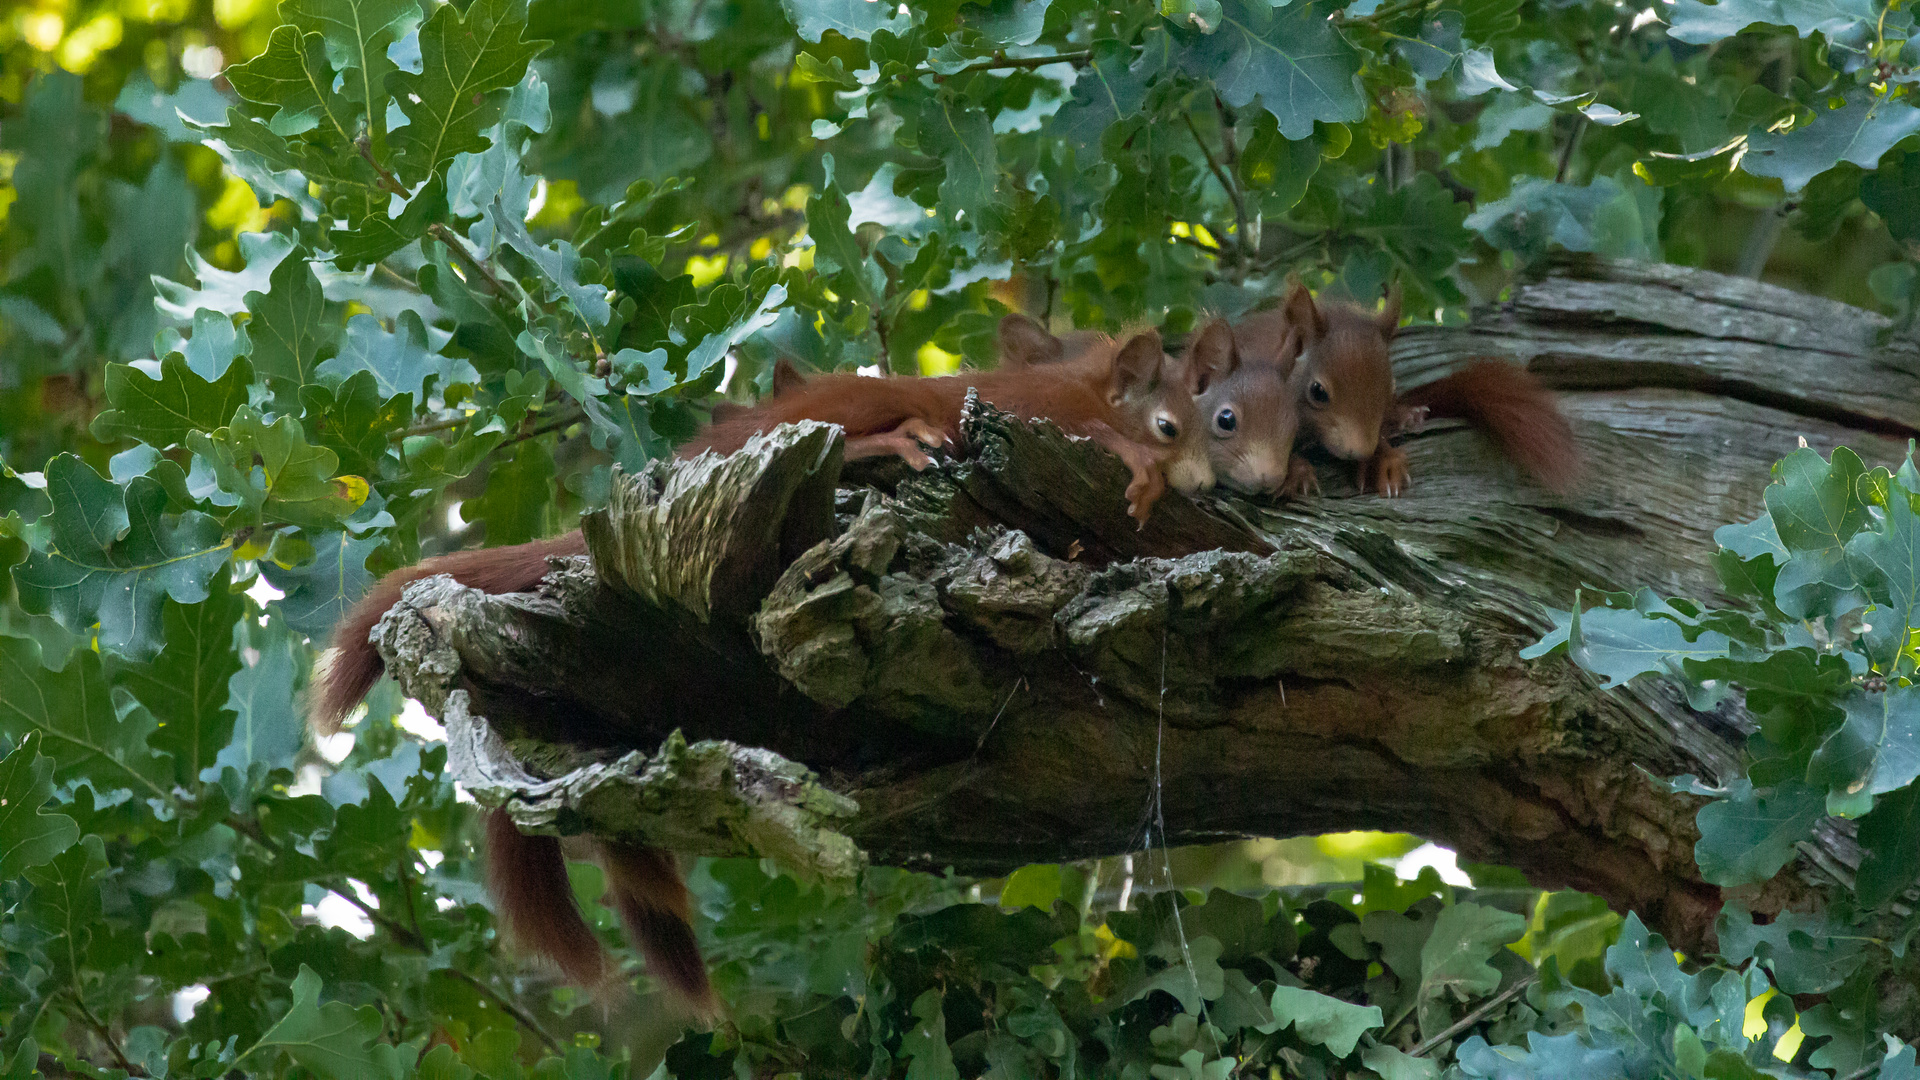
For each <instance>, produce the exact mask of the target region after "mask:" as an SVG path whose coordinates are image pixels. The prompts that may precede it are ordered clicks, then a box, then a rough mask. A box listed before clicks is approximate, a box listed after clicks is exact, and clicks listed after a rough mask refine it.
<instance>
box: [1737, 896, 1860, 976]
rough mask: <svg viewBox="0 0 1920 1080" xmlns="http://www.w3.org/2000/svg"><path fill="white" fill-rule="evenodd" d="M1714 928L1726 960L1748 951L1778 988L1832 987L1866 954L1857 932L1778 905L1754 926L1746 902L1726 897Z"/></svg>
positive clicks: (1745, 956) (1743, 957)
mask: <svg viewBox="0 0 1920 1080" xmlns="http://www.w3.org/2000/svg"><path fill="white" fill-rule="evenodd" d="M1715 928H1716V932H1717V934H1718V937H1719V941H1720V955H1721V956H1722V957H1725V958H1726V961H1727V963H1729V964H1734V965H1739V964H1743V963H1745V962H1746V961H1747V959H1748V958H1749V957H1751V958H1752V959H1754V960H1756V961H1758V962H1759V963H1761V964H1763V965H1765V966H1766V968H1767V970H1768V971H1769V972H1771V973H1772V974H1773V984H1774V985H1775V986H1777V987H1779V988H1780V990H1781V991H1782V992H1783V993H1788V994H1824V993H1826V992H1828V991H1830V990H1835V989H1838V988H1839V986H1840V984H1841V983H1844V982H1846V981H1847V976H1849V975H1852V974H1853V973H1854V971H1855V970H1857V969H1858V968H1859V967H1860V965H1861V964H1862V963H1863V962H1864V961H1865V960H1866V959H1867V953H1866V948H1865V942H1864V941H1863V940H1862V939H1861V938H1860V937H1859V936H1858V935H1856V934H1855V933H1854V932H1853V931H1851V930H1849V929H1848V928H1846V927H1844V926H1835V925H1833V924H1831V923H1829V922H1827V920H1826V919H1825V917H1823V916H1818V915H1806V914H1803V913H1801V912H1798V911H1782V912H1780V913H1778V914H1777V915H1775V916H1774V918H1773V921H1772V922H1769V923H1768V924H1767V925H1765V926H1756V925H1754V921H1753V916H1752V915H1751V914H1749V913H1748V912H1747V909H1746V908H1744V907H1742V906H1741V905H1739V904H1731V903H1730V904H1728V905H1727V906H1726V907H1725V908H1724V909H1723V910H1722V911H1721V912H1720V919H1719V922H1718V923H1717V924H1716V925H1715Z"/></svg>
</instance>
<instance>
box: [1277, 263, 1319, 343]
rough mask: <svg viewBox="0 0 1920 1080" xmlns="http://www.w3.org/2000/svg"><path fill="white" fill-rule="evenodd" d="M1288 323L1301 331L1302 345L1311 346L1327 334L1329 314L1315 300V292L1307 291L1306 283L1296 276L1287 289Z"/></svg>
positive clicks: (1286, 307) (1286, 308)
mask: <svg viewBox="0 0 1920 1080" xmlns="http://www.w3.org/2000/svg"><path fill="white" fill-rule="evenodd" d="M1285 310H1286V312H1287V324H1288V325H1289V326H1291V327H1293V328H1294V329H1295V330H1298V331H1299V332H1300V347H1301V348H1302V349H1305V348H1309V347H1311V346H1312V345H1313V344H1314V343H1315V342H1317V341H1319V340H1320V339H1321V338H1323V337H1325V336H1326V335H1327V316H1326V313H1325V312H1322V311H1321V310H1320V307H1319V305H1317V304H1315V303H1314V302H1313V294H1312V293H1310V292H1308V291H1307V286H1306V283H1305V282H1303V281H1301V280H1300V279H1299V278H1294V279H1293V282H1292V284H1291V285H1290V286H1289V287H1288V289H1287V301H1286V305H1285Z"/></svg>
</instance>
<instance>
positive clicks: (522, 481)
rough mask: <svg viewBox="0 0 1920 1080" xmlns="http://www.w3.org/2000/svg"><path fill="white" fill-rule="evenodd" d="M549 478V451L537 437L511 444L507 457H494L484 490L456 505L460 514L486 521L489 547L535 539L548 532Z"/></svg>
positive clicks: (464, 518) (551, 498)
mask: <svg viewBox="0 0 1920 1080" xmlns="http://www.w3.org/2000/svg"><path fill="white" fill-rule="evenodd" d="M553 478H554V467H553V454H552V453H550V452H548V450H547V448H546V447H545V446H543V445H541V444H540V442H539V441H538V440H535V439H528V440H526V441H525V442H522V443H520V444H519V445H517V446H515V447H514V448H513V453H512V455H511V456H507V457H496V458H494V460H493V464H492V467H490V468H489V469H488V470H487V488H486V490H485V491H483V492H481V493H480V494H479V495H476V496H474V497H473V498H471V499H468V500H467V501H465V502H463V503H461V504H460V517H461V519H462V520H464V521H467V522H481V521H484V522H486V525H487V545H488V546H489V547H499V546H500V545H502V544H524V543H526V542H527V541H529V540H534V539H538V538H539V537H542V536H545V535H547V533H549V532H551V531H552V530H551V529H549V528H548V527H547V519H548V517H549V516H550V515H549V510H550V508H551V507H552V505H553Z"/></svg>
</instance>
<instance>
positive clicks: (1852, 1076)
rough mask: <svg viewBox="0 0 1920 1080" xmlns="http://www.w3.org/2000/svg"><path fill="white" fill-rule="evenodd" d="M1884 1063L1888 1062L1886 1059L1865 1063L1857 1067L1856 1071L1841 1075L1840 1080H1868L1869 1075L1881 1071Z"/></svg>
mask: <svg viewBox="0 0 1920 1080" xmlns="http://www.w3.org/2000/svg"><path fill="white" fill-rule="evenodd" d="M1884 1064H1886V1062H1885V1061H1884V1060H1882V1061H1870V1062H1868V1063H1866V1064H1865V1065H1862V1066H1860V1067H1859V1068H1858V1069H1855V1070H1854V1071H1852V1072H1850V1073H1848V1074H1847V1075H1845V1076H1843V1077H1841V1078H1840V1080H1867V1077H1869V1076H1872V1075H1873V1074H1874V1073H1877V1072H1879V1071H1880V1066H1882V1065H1884Z"/></svg>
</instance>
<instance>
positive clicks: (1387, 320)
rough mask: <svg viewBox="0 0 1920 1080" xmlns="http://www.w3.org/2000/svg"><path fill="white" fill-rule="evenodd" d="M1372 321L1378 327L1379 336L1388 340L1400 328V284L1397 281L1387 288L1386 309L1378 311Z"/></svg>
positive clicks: (1390, 339) (1391, 338)
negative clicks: (1377, 314)
mask: <svg viewBox="0 0 1920 1080" xmlns="http://www.w3.org/2000/svg"><path fill="white" fill-rule="evenodd" d="M1374 322H1375V323H1377V324H1378V325H1379V327H1380V336H1381V337H1383V338H1386V339H1387V340H1388V341H1392V340H1393V335H1394V334H1395V333H1397V332H1398V331H1399V329H1400V285H1399V283H1398V282H1395V283H1394V285H1393V286H1392V287H1391V288H1389V289H1388V290H1387V306H1386V309H1385V310H1383V311H1381V312H1380V314H1379V316H1377V317H1376V318H1375V320H1374Z"/></svg>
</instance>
